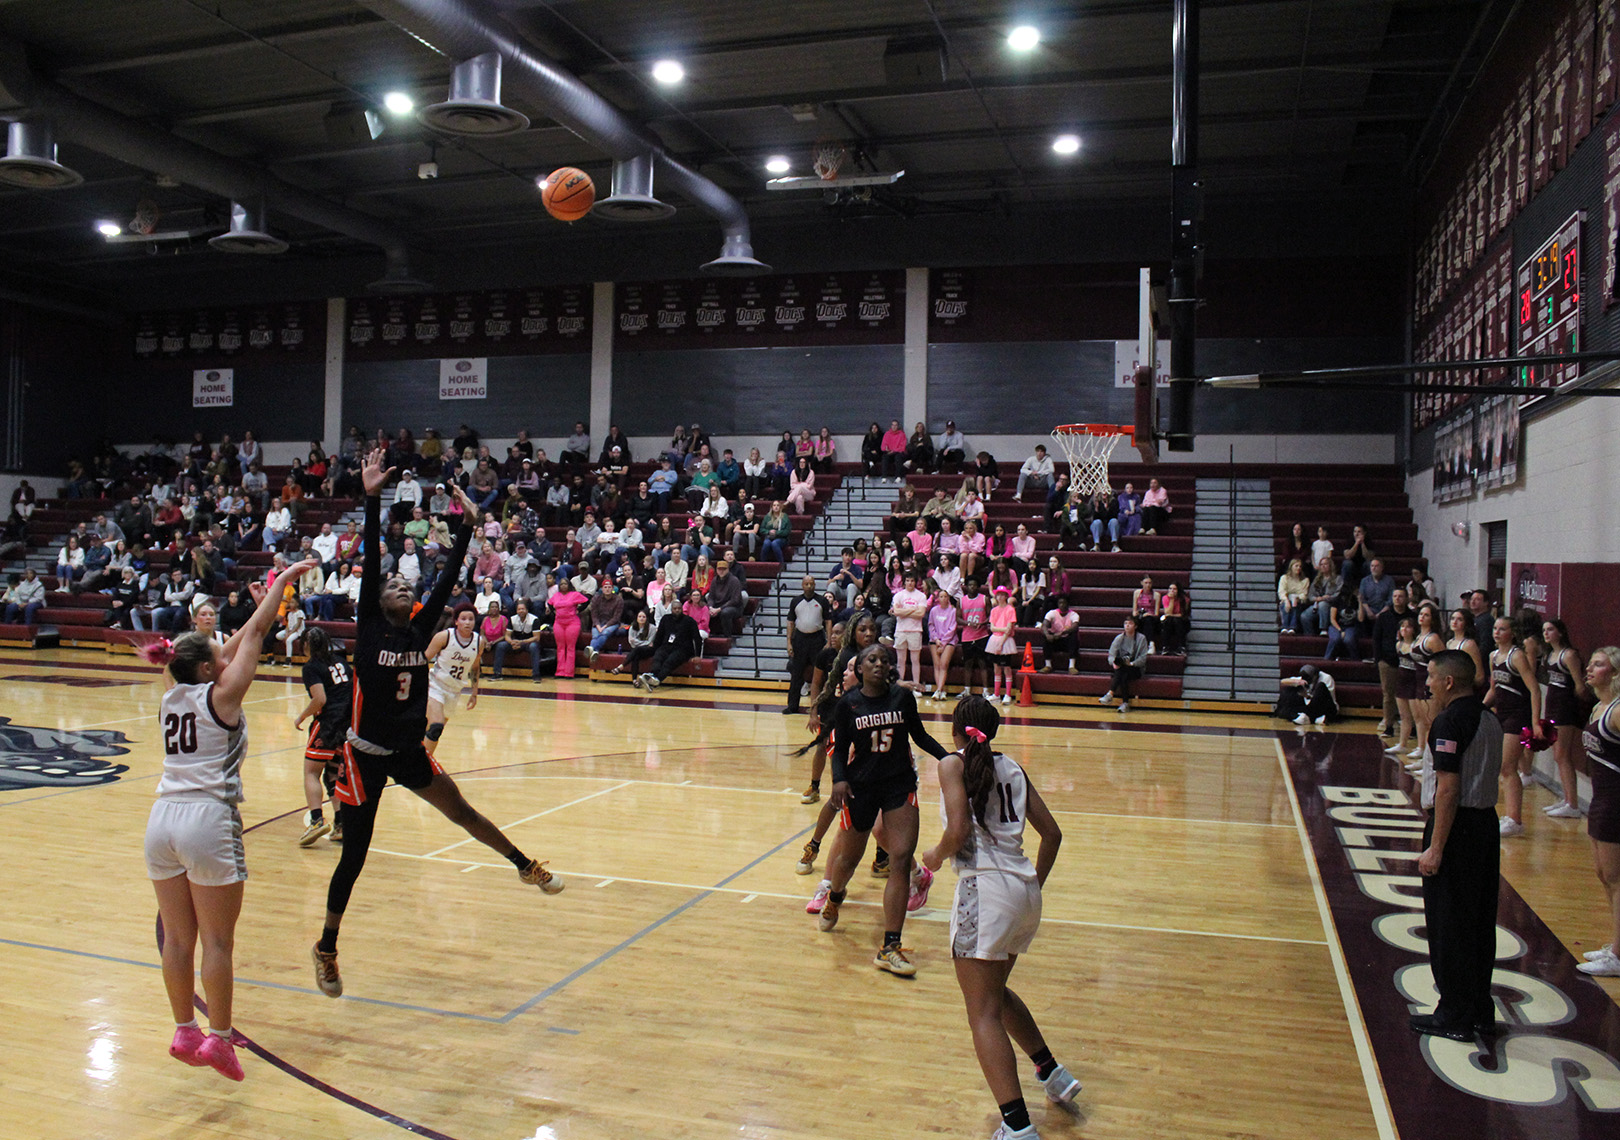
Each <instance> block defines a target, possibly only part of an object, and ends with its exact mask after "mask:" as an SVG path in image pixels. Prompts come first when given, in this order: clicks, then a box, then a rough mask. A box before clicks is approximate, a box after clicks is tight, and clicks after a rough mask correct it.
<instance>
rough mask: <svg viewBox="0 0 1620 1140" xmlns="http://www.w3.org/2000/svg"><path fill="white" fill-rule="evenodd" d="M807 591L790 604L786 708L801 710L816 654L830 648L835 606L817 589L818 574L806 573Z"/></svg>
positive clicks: (794, 711) (789, 712)
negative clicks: (801, 694) (829, 627)
mask: <svg viewBox="0 0 1620 1140" xmlns="http://www.w3.org/2000/svg"><path fill="white" fill-rule="evenodd" d="M802 585H803V586H804V593H802V594H800V595H799V596H798V597H796V598H794V599H793V601H792V602H791V603H790V604H789V605H788V620H787V637H788V703H787V708H785V709H783V710H782V712H783V713H785V714H792V713H796V712H798V711H799V690H800V689H802V688H804V678H805V675H806V674H807V673H809V672H810V669H811V667H812V666H813V665H815V663H816V654H818V653H820V652H821V651H822V650H823V649H825V648H827V625H828V623H829V622H831V621H832V617H833V614H832V607H831V606H830V605H828V603H827V599H826V598H824V597H822V596H821V595H820V594H818V593H816V578H815V575H813V574H806V575H805V576H804V582H803V583H802Z"/></svg>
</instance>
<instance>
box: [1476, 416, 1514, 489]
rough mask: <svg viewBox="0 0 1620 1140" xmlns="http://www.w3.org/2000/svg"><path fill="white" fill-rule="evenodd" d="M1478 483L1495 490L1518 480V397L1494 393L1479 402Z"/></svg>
mask: <svg viewBox="0 0 1620 1140" xmlns="http://www.w3.org/2000/svg"><path fill="white" fill-rule="evenodd" d="M1477 431H1478V436H1479V444H1478V451H1477V454H1478V455H1479V485H1480V487H1481V489H1483V490H1486V491H1492V490H1495V489H1497V488H1499V487H1506V486H1509V485H1511V484H1513V483H1517V482H1518V481H1519V397H1518V396H1491V397H1489V398H1488V399H1485V400H1482V401H1480V405H1479V421H1478V429H1477Z"/></svg>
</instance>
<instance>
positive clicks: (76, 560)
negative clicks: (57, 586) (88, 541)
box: [56, 534, 84, 589]
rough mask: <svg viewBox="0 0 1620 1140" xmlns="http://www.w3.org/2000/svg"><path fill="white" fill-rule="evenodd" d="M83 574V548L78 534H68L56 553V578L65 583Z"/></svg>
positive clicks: (75, 579) (73, 580)
mask: <svg viewBox="0 0 1620 1140" xmlns="http://www.w3.org/2000/svg"><path fill="white" fill-rule="evenodd" d="M83 574H84V549H83V548H82V547H81V546H80V545H79V536H78V535H76V534H70V535H68V536H67V542H66V543H65V544H63V546H62V549H61V550H60V551H58V552H57V555H56V578H57V581H59V582H62V583H64V584H66V583H72V582H75V581H77V580H78V579H79V578H80V577H81V576H83ZM69 588H70V589H71V586H70V587H69Z"/></svg>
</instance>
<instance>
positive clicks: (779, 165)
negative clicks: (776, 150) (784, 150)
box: [765, 154, 793, 174]
mask: <svg viewBox="0 0 1620 1140" xmlns="http://www.w3.org/2000/svg"><path fill="white" fill-rule="evenodd" d="M765 169H766V170H769V171H770V172H771V173H772V174H786V173H787V172H788V171H790V170H792V169H793V164H792V163H791V162H789V161H788V160H787V159H785V158H783V157H782V156H781V155H779V154H773V155H771V157H770V158H768V159H766V160H765Z"/></svg>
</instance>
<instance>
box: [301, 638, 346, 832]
mask: <svg viewBox="0 0 1620 1140" xmlns="http://www.w3.org/2000/svg"><path fill="white" fill-rule="evenodd" d="M308 645H309V661H308V662H307V663H305V665H304V674H303V681H304V691H305V692H306V693H308V694H309V704H307V705H305V706H304V711H303V712H301V713H299V714H298V719H297V720H296V721H294V722H293V727H294V728H302V727H303V726H304V721H306V720H308V721H309V743H308V744H307V745H305V747H304V799H305V801H306V802H307V803H308V804H309V815H308V817H307V818H306V820H305V827H304V834H303V835H302V836H300V837H299V840H298V846H300V847H313V846H314V845H315V841H316V840H318V839H319V838H320V837H321V836H323V835H325V834H327V833H328V832H331V834H332V842H333V843H342V842H343V820H342V816H341V811H342V805H341V802H340V801H338V800H337V799H335V798H334V799H333V801H332V822H331V823H327V822H326V818H325V813H323V812H322V810H321V802H322V799H323V795H322V785H323V784H324V785H325V795H326V796H331V795H332V793H333V791H334V789H335V788H336V785H337V773H338V764H339V758H340V757H341V756H342V754H343V745H344V742H345V739H346V734H347V733H348V731H349V720H350V717H351V716H352V715H353V709H354V674H353V673H352V672H350V670H349V663H348V662H347V661H345V660H343V652H342V650H341V649H340V648H339V647H338V646H337V644H336V643H335V642H333V640H332V638H331V636H330V635H329V634H327V632H326V631H325V630H324V629H321V628H320V627H319V626H315V627H313V628H311V629H310V631H309V637H308Z"/></svg>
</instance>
